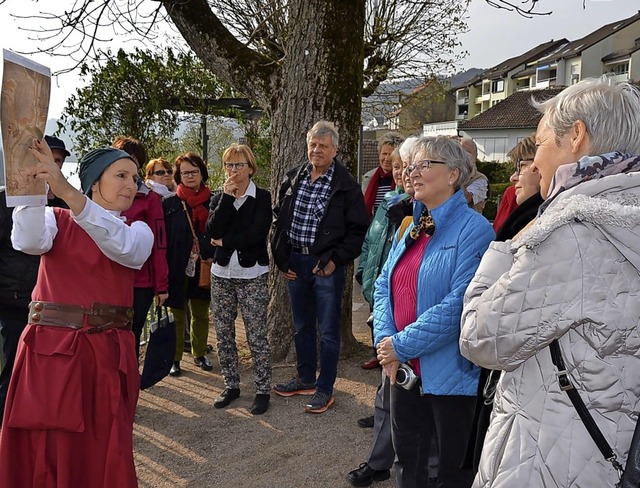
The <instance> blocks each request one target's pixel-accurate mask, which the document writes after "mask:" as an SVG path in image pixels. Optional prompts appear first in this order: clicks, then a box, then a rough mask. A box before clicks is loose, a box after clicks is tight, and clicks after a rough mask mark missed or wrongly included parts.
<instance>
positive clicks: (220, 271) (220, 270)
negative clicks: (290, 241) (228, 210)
mask: <svg viewBox="0 0 640 488" xmlns="http://www.w3.org/2000/svg"><path fill="white" fill-rule="evenodd" d="M249 197H251V198H255V197H256V185H255V183H254V182H253V181H250V182H249V186H247V191H245V192H244V195H242V196H241V197H236V199H235V201H234V202H233V206H234V207H235V208H236V210H237V209H239V208H240V207H242V204H243V203H244V202H246V201H247V198H249ZM267 272H269V266H262V265H260V264H258V263H256V264H254V265H253V266H251V267H250V268H243V267H242V266H240V261H238V251H233V254H232V255H231V259H230V260H229V264H227V265H226V266H220V265H219V264H216V263H213V265H212V266H211V274H212V275H214V276H217V277H218V278H236V279H240V280H250V279H253V278H257V277H258V276H262V275H263V274H265V273H267Z"/></svg>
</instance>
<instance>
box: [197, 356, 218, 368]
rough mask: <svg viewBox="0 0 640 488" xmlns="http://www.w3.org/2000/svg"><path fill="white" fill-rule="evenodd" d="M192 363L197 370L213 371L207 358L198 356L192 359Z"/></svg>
mask: <svg viewBox="0 0 640 488" xmlns="http://www.w3.org/2000/svg"><path fill="white" fill-rule="evenodd" d="M193 363H194V364H195V365H196V366H197V367H198V368H202V370H203V371H211V370H212V369H213V363H212V362H211V359H209V358H208V357H207V356H198V357H197V358H193Z"/></svg>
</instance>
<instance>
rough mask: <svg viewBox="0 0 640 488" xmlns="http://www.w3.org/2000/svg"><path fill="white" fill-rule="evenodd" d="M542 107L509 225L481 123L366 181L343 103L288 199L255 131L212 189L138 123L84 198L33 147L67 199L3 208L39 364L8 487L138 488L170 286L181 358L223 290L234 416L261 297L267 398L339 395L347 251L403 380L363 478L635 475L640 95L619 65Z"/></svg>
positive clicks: (261, 359)
mask: <svg viewBox="0 0 640 488" xmlns="http://www.w3.org/2000/svg"><path fill="white" fill-rule="evenodd" d="M533 103H534V105H535V106H536V107H537V108H538V109H539V110H540V112H541V114H542V118H541V121H540V124H539V126H538V128H537V131H536V134H535V136H533V137H530V138H527V139H524V140H523V141H521V142H520V143H519V144H518V145H517V146H516V147H515V148H514V149H513V150H512V151H511V152H510V154H509V157H510V158H511V160H512V161H513V163H514V173H513V175H512V177H511V179H512V182H513V190H512V195H513V197H514V202H510V201H509V200H505V202H506V203H505V206H504V207H503V208H502V210H501V212H500V223H499V225H498V224H497V223H496V227H497V228H496V229H495V230H494V228H493V227H492V225H491V224H490V223H489V221H488V220H487V219H486V218H484V217H483V216H482V214H481V213H480V212H478V211H477V210H479V209H481V204H482V200H483V199H484V198H486V195H487V190H488V188H486V187H487V184H486V183H487V182H486V181H485V180H486V177H484V178H483V175H481V174H480V173H478V171H477V169H476V168H475V154H474V150H473V148H469V147H468V144H467V143H468V141H467V140H466V139H465V138H462V139H457V138H449V137H444V136H438V137H430V136H420V137H416V138H409V139H407V140H404V139H403V138H402V137H401V136H399V135H391V136H389V137H387V138H385V139H383V140H382V141H381V144H380V151H379V152H380V163H381V164H380V168H377V169H376V170H375V171H373V172H372V174H371V175H370V178H369V180H368V185H367V187H366V188H365V189H364V191H363V188H362V187H361V186H360V184H358V182H357V181H356V179H355V178H354V177H353V176H352V175H351V174H350V173H349V172H348V170H347V169H346V167H345V166H343V165H342V163H341V162H340V161H339V160H338V158H337V153H338V144H339V135H338V130H337V128H336V127H335V126H334V125H333V124H332V123H330V122H326V121H320V122H317V123H316V124H315V125H314V126H313V127H312V128H311V129H310V130H309V132H308V133H307V150H308V153H307V158H305V159H304V160H303V161H301V162H300V163H299V164H297V165H296V166H295V167H294V168H293V169H292V170H291V171H290V172H289V173H287V175H286V177H285V179H284V181H283V183H282V185H281V187H280V189H279V191H278V193H277V195H276V196H275V198H274V201H273V202H272V199H271V195H270V193H269V192H268V191H266V190H264V189H261V188H259V187H257V186H256V185H255V183H254V182H253V180H252V177H253V176H254V175H255V174H256V172H257V170H258V168H257V164H256V161H255V158H254V156H253V153H252V152H251V150H250V148H249V147H247V146H244V145H239V144H233V145H232V146H230V147H229V148H227V150H226V151H225V152H224V154H223V158H222V160H223V161H222V164H223V168H224V172H225V176H226V179H225V182H224V184H223V187H222V189H221V190H220V191H212V190H211V189H210V188H209V187H208V186H207V180H208V172H207V166H206V164H205V162H204V161H203V160H202V158H201V157H200V156H198V155H197V154H195V153H191V152H189V153H185V154H183V155H180V156H178V158H177V159H176V160H175V162H174V164H170V163H169V162H168V161H166V160H163V159H161V158H159V159H154V160H152V161H150V162H148V163H147V160H146V153H145V152H144V150H143V146H142V145H141V144H140V142H139V141H136V140H135V139H133V138H129V137H122V138H117V139H116V140H115V141H114V143H113V146H112V147H107V148H100V149H97V150H94V151H91V152H89V153H88V154H87V155H85V156H84V157H83V158H82V159H81V161H80V163H79V177H80V182H81V190H77V189H75V188H73V187H72V186H71V185H70V184H69V183H68V182H67V181H66V179H65V178H64V177H63V175H62V172H61V170H60V165H61V161H62V160H63V159H64V156H68V152H67V151H66V148H64V145H63V144H61V141H59V140H57V139H55V138H50V137H47V138H46V139H45V140H37V139H36V140H33V142H32V144H31V147H30V149H29V151H30V153H31V154H32V155H33V157H34V159H35V160H36V161H37V163H35V165H34V178H39V179H43V180H45V181H46V182H47V184H48V187H49V190H50V192H51V193H50V196H51V199H52V201H53V200H54V199H56V200H55V202H56V204H58V205H60V206H59V207H52V206H46V207H45V206H25V207H17V208H16V209H14V210H13V212H10V211H9V210H8V209H7V208H6V204H5V205H4V208H3V213H2V214H0V216H2V222H1V223H2V225H0V232H1V234H0V243H2V246H3V248H2V253H0V267H1V268H2V270H9V271H11V267H12V266H13V271H14V273H13V274H12V275H11V276H13V278H12V279H11V280H7V279H6V277H5V275H4V274H2V273H0V276H2V279H3V280H4V281H0V283H1V284H2V285H3V286H0V300H1V303H2V311H3V313H2V314H1V315H0V326H1V328H0V331H1V333H2V336H3V349H4V350H3V353H4V357H5V360H6V361H13V363H14V364H13V373H12V374H10V380H8V379H6V378H5V376H4V375H5V370H6V364H5V367H3V371H2V376H0V399H2V400H3V398H2V395H5V396H6V406H4V402H2V405H3V406H4V415H3V417H2V430H1V432H0V486H16V487H28V486H105V487H106V486H122V487H129V486H131V487H133V486H137V481H136V476H135V467H134V463H133V441H132V439H133V420H134V413H135V406H136V402H137V398H138V394H139V391H138V390H139V372H138V371H139V370H138V362H137V358H136V355H137V354H138V353H139V340H140V331H141V330H142V328H141V324H143V323H144V320H143V318H142V317H143V316H144V318H146V314H147V312H148V310H149V308H150V307H151V305H152V302H153V301H154V300H155V302H156V305H157V306H160V305H165V306H169V307H170V309H171V311H172V312H173V314H174V316H175V320H176V330H177V338H178V339H179V340H178V341H177V346H176V354H175V358H174V359H175V362H174V365H173V369H172V371H171V374H172V375H174V376H179V375H180V374H181V369H180V361H181V358H182V354H183V351H184V344H183V342H182V338H183V337H184V333H185V332H184V331H185V329H186V325H187V318H188V317H189V318H190V321H191V322H190V324H189V331H190V332H189V334H190V342H191V352H192V354H193V357H194V361H195V364H196V365H197V366H199V367H200V368H202V369H203V370H210V369H211V368H212V364H211V360H210V359H209V358H208V356H207V354H206V347H207V333H208V324H209V305H210V303H211V310H212V313H213V318H214V321H215V327H216V333H217V339H218V344H217V346H218V358H219V362H220V369H221V373H222V376H223V379H224V384H225V388H224V390H223V392H222V393H221V395H220V396H219V397H218V398H216V400H215V402H214V406H215V407H216V408H224V407H226V406H228V405H229V404H230V403H231V402H233V401H234V400H235V399H237V398H238V397H239V396H240V377H239V374H238V354H237V350H236V344H235V327H234V323H235V319H236V316H237V309H238V307H239V308H240V310H241V312H242V318H243V320H244V323H245V328H246V331H247V339H248V343H249V348H250V350H251V354H252V359H253V373H254V377H253V380H254V383H255V390H256V395H255V398H254V403H253V405H252V407H251V411H252V413H254V414H255V415H259V414H262V413H264V412H265V411H266V410H267V409H268V407H269V402H270V394H271V392H272V391H273V392H274V393H275V394H277V395H279V396H284V397H290V396H293V395H307V396H309V399H308V400H306V401H305V404H304V411H305V412H308V413H312V414H320V413H323V412H325V411H327V409H329V408H331V406H332V405H333V404H334V402H335V396H334V383H335V380H336V376H337V365H338V358H339V352H340V310H341V301H342V291H343V288H344V284H345V283H344V280H345V267H346V266H347V265H348V264H349V263H351V262H352V261H354V260H355V259H356V258H357V257H358V256H360V260H359V264H360V266H359V269H358V272H357V278H358V280H359V281H360V282H361V283H362V286H363V292H364V294H365V298H366V299H367V301H368V303H369V304H370V306H371V310H372V321H371V322H372V324H371V325H372V332H373V345H374V348H375V356H376V357H375V361H377V363H378V364H379V365H380V366H381V367H382V381H381V384H380V387H379V389H378V394H377V398H376V402H375V404H376V410H375V415H374V422H373V423H374V443H373V446H372V451H371V454H370V456H369V458H368V460H367V462H365V463H363V464H362V465H361V466H360V467H359V468H358V469H356V470H354V471H352V472H351V473H349V476H348V480H349V482H350V483H351V484H352V485H354V486H368V485H370V484H371V483H372V482H374V481H377V480H383V479H387V478H389V477H390V475H391V473H390V468H391V466H392V464H393V467H394V470H395V476H396V483H397V486H399V487H401V488H406V487H427V486H430V485H431V483H433V482H434V481H435V482H436V483H437V486H438V487H445V488H448V487H460V488H463V487H465V488H466V487H471V486H474V487H476V488H480V487H482V488H488V487H492V488H501V487H512V486H516V485H518V486H519V485H521V484H522V483H527V484H529V485H531V486H539V487H543V486H544V487H548V486H558V487H570V486H571V487H573V486H577V487H579V486H585V487H592V486H614V485H615V484H616V483H617V482H618V481H619V478H620V472H619V469H621V468H622V467H623V466H624V463H625V461H626V459H627V455H628V452H629V448H630V444H631V438H632V435H633V432H634V429H635V426H636V422H637V420H638V406H639V404H640V375H638V374H636V371H635V370H634V369H633V368H634V366H635V365H636V364H637V363H638V359H639V358H640V331H639V329H638V326H639V324H638V320H639V318H638V317H640V300H639V299H638V292H637V290H638V289H640V272H639V269H640V259H638V254H639V252H638V246H639V244H638V242H640V241H639V239H638V238H639V237H640V236H639V235H638V234H639V231H640V204H639V203H638V202H639V201H640V200H639V198H640V173H639V170H640V156H639V155H640V95H639V93H638V91H637V89H636V88H634V87H632V86H630V85H628V84H625V83H616V82H614V81H612V80H610V79H604V78H603V79H593V80H584V81H582V82H580V83H578V84H576V85H573V86H571V87H569V88H567V89H565V90H564V91H562V92H561V93H560V94H558V95H556V96H555V97H554V98H551V99H549V100H546V101H544V102H535V101H534V102H533ZM141 172H144V176H145V177H146V180H145V181H143V180H142V178H140V175H141ZM636 180H638V181H636ZM0 195H2V196H3V192H0ZM62 207H66V208H62ZM507 207H508V208H507ZM505 208H507V209H506V210H505ZM270 232H271V234H270V237H271V241H270V248H271V255H272V257H273V261H274V263H275V265H276V266H277V268H278V269H279V270H280V273H281V275H282V277H283V278H284V280H286V284H287V288H288V293H289V298H290V302H291V311H292V318H293V326H294V329H295V336H294V337H295V349H296V374H295V376H294V377H293V378H292V379H291V380H290V381H288V382H284V383H278V384H275V385H274V386H273V388H272V386H271V382H272V377H271V374H272V373H271V353H270V349H269V342H268V340H267V330H266V322H267V321H266V310H267V303H268V300H269V293H268V286H267V273H268V269H269V268H268V265H269V253H268V244H269V242H268V237H269V233H270ZM7 243H9V244H10V247H11V249H12V250H11V251H8V247H7ZM9 252H10V254H6V253H9ZM5 256H9V257H8V258H5ZM17 258H19V259H20V263H24V267H22V266H18V265H17V264H16V262H17V261H16V259H17ZM18 268H19V269H21V270H24V272H22V274H21V275H19V274H16V273H15V270H16V269H18ZM36 273H37V279H36V278H35V276H36ZM97 277H99V279H96V278H97ZM204 278H210V283H209V281H208V280H207V279H204ZM28 280H31V282H32V286H31V289H29V286H28V285H29V281H28ZM203 283H204V284H203ZM9 286H10V287H13V288H12V289H13V290H14V291H13V292H8V287H9ZM212 297H213V300H211V298H212ZM5 310H10V311H11V314H10V313H7V312H5ZM187 310H188V312H187ZM21 313H24V315H21ZM20 320H22V321H23V322H26V323H24V324H22V323H19V322H20ZM132 329H133V331H134V333H133V334H132V333H131V330H132ZM318 334H319V336H320V341H319V350H318V343H317V335H318ZM17 337H19V340H18V338H17ZM318 363H319V370H318ZM9 373H11V370H10V369H9ZM3 388H4V393H3ZM567 392H569V393H567ZM576 397H578V398H582V399H583V408H584V409H586V410H587V411H588V413H589V414H590V416H591V423H590V424H589V425H587V424H585V423H583V420H582V419H583V417H584V415H583V413H580V414H579V413H578V410H577V409H579V408H580V407H579V405H578V402H577V400H576ZM585 404H586V405H587V407H585V406H584V405H585ZM594 425H595V430H597V431H598V432H599V435H600V438H603V439H604V440H605V443H606V444H607V447H608V448H609V450H610V451H611V453H610V454H607V455H606V456H605V455H603V454H601V451H603V449H601V447H602V446H601V444H602V442H601V441H598V442H596V440H594V438H595V434H594V427H593V426H594ZM434 454H435V455H436V456H437V459H438V463H437V465H438V466H437V475H436V476H433V474H432V473H431V472H430V470H429V459H430V458H433V456H434ZM434 477H435V478H437V480H434V479H433V478H434Z"/></svg>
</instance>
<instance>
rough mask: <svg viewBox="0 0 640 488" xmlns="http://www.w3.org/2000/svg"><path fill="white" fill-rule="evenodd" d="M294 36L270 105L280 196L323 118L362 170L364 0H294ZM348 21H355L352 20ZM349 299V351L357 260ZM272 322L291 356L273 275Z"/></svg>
mask: <svg viewBox="0 0 640 488" xmlns="http://www.w3.org/2000/svg"><path fill="white" fill-rule="evenodd" d="M289 18H290V19H292V21H291V23H290V25H291V29H292V30H291V37H290V41H289V45H288V47H287V55H286V57H285V59H284V65H283V67H282V68H283V69H282V79H281V81H280V90H279V92H278V93H276V94H274V100H273V105H272V110H271V127H272V142H273V150H272V161H271V190H272V192H273V193H272V194H273V195H274V198H275V195H277V190H278V188H279V186H280V184H281V183H282V180H283V178H284V175H285V173H286V172H287V171H288V170H289V169H291V168H292V167H294V166H296V165H299V164H300V163H302V162H303V161H306V160H307V157H306V133H307V131H308V130H309V129H310V128H311V127H312V126H313V124H314V123H315V122H317V121H318V120H322V119H324V120H329V121H331V122H333V123H335V124H336V126H337V127H338V130H339V133H340V149H339V158H340V159H341V160H342V162H343V163H344V164H345V165H347V167H348V168H349V169H350V170H351V172H352V173H353V174H355V173H356V168H357V155H358V138H359V135H360V109H361V93H362V82H363V80H362V65H363V62H364V58H363V49H364V42H363V35H364V18H365V2H364V0H329V1H327V0H295V1H292V2H290V11H289ZM345 19H349V22H345ZM346 275H347V278H346V281H347V282H346V284H345V292H344V294H343V303H342V319H341V324H340V327H341V337H342V345H343V350H349V349H351V348H352V346H353V343H354V342H355V339H354V337H353V333H352V332H351V303H352V288H353V287H352V283H351V281H352V277H353V266H350V267H349V269H348V272H347V273H346ZM270 293H271V298H270V302H269V313H268V322H269V330H270V343H271V346H272V348H273V356H274V359H276V360H277V359H282V358H284V357H286V356H287V354H288V352H289V350H290V347H291V344H292V339H293V326H292V323H291V313H290V306H289V297H288V294H287V289H286V285H285V283H284V280H283V279H282V278H281V277H280V276H278V274H277V273H275V272H273V273H271V274H270Z"/></svg>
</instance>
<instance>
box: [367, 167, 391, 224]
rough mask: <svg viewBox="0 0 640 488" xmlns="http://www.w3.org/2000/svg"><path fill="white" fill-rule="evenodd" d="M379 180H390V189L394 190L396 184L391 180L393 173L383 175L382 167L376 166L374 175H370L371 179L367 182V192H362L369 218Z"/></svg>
mask: <svg viewBox="0 0 640 488" xmlns="http://www.w3.org/2000/svg"><path fill="white" fill-rule="evenodd" d="M380 178H391V189H392V190H395V188H396V182H395V180H394V179H393V172H390V173H385V172H384V170H383V169H382V166H378V169H376V171H375V173H373V175H371V179H370V180H369V186H367V191H365V192H364V204H365V205H366V207H367V212H369V216H370V217H371V215H373V207H374V205H375V204H376V195H377V194H378V185H380Z"/></svg>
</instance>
